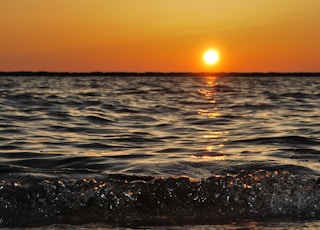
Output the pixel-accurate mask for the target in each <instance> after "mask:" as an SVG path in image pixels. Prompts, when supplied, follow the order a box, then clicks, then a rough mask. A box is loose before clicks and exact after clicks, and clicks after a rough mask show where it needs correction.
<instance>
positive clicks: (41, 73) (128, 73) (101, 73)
mask: <svg viewBox="0 0 320 230" xmlns="http://www.w3.org/2000/svg"><path fill="white" fill-rule="evenodd" d="M93 75H95V76H176V75H179V76H180V75H181V76H184V75H189V76H252V75H258V76H320V72H302V71H301V72H300V71H299V72H274V71H270V72H257V71H253V72H180V71H177V72H175V71H170V72H159V71H145V72H136V71H107V72H104V71H88V72H87V71H86V72H76V71H0V76H93Z"/></svg>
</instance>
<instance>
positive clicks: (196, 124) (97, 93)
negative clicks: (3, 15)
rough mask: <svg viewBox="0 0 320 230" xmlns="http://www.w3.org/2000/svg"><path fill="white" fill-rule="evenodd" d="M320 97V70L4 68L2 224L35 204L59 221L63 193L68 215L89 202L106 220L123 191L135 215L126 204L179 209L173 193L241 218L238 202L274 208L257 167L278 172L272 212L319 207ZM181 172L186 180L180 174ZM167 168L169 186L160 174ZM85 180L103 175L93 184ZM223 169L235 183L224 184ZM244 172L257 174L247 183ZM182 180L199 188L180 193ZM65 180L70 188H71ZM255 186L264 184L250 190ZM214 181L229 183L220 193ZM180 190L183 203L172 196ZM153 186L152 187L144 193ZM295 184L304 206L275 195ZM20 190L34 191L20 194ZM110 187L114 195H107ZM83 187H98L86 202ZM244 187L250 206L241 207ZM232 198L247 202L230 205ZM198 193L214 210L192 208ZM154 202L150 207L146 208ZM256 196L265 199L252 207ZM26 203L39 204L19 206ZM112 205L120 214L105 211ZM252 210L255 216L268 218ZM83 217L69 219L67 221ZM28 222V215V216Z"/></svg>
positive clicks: (0, 98) (154, 212)
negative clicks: (24, 73) (211, 72)
mask: <svg viewBox="0 0 320 230" xmlns="http://www.w3.org/2000/svg"><path fill="white" fill-rule="evenodd" d="M319 101H320V77H297V76H296V77H253V76H251V77H209V76H208V77H201V76H176V77H175V76H163V77H161V76H156V77H152V76H134V77H130V76H119V77H116V76H112V77H111V76H110V77H108V76H106V77H94V76H92V77H1V78H0V176H1V178H0V179H3V181H2V182H1V183H0V211H1V210H2V211H3V212H7V214H6V216H5V215H3V214H2V216H1V214H0V226H1V223H4V226H6V225H7V226H11V225H14V224H12V223H13V222H14V221H16V220H15V218H16V217H15V215H22V214H24V213H28V212H29V211H30V210H32V213H33V216H31V217H30V219H32V218H35V219H36V218H38V219H39V218H40V219H41V218H43V219H41V220H42V222H43V224H52V223H54V221H53V222H52V220H53V219H56V218H57V215H59V213H61V212H62V211H61V210H60V209H59V207H60V206H59V205H62V204H63V203H65V204H68V205H71V204H73V205H74V207H75V208H74V209H73V210H71V211H70V210H69V211H67V212H66V213H64V215H69V216H70V218H71V219H72V218H74V216H73V213H77V212H78V211H79V210H81V207H87V208H88V210H90V208H91V209H92V210H93V208H92V206H93V207H95V210H96V212H92V213H94V215H95V217H98V218H91V217H88V222H92V221H107V222H108V221H110V218H111V219H112V218H113V219H112V220H113V221H115V222H116V220H117V219H120V220H121V218H123V216H116V217H115V216H114V214H113V212H111V213H110V212H108V214H106V210H107V209H109V208H110V204H111V206H112V205H113V206H112V207H115V206H114V205H115V204H116V203H117V198H114V194H116V193H117V192H120V193H119V195H118V198H119V197H121V194H122V198H119V205H120V206H121V205H123V206H121V207H120V206H119V207H118V208H119V210H120V209H121V210H122V208H123V207H127V205H129V206H130V208H132V210H134V211H132V210H131V211H132V212H131V214H132V215H131V214H130V215H127V213H126V212H125V211H123V212H125V213H122V212H121V210H120V211H119V210H118V209H116V210H118V211H119V212H120V213H122V214H123V215H127V216H130V217H132V218H133V219H139V218H142V217H141V216H142V214H141V213H140V211H141V210H140V209H139V207H140V208H141V207H144V209H143V210H147V212H148V213H149V214H150V215H151V217H150V218H151V219H152V218H154V216H158V215H164V213H167V214H168V213H169V210H173V209H172V207H171V206H166V205H167V203H166V202H178V203H179V202H180V203H179V205H177V210H176V212H174V211H173V212H174V213H171V214H170V215H171V216H175V217H176V219H181V218H182V219H184V218H187V217H190V216H191V217H192V218H194V219H199V218H198V217H199V215H200V214H201V215H202V214H203V213H206V212H207V210H216V211H215V212H214V213H211V214H212V215H213V216H216V217H218V218H220V219H222V220H223V221H226V220H230V219H233V218H235V217H234V216H233V215H228V218H225V215H224V214H223V213H225V212H227V213H228V212H230V210H231V211H232V210H237V212H238V214H239V215H240V216H241V215H242V214H243V213H247V212H249V213H250V212H251V214H252V213H254V212H255V211H252V210H256V211H257V210H258V211H257V212H260V211H262V207H260V204H258V203H255V201H254V200H251V201H250V199H251V198H252V197H255V198H252V199H256V198H257V196H258V195H257V194H260V193H259V191H260V192H261V186H262V185H257V183H258V182H257V180H256V178H255V177H254V176H253V175H255V174H257V173H258V174H260V173H263V174H264V175H269V176H264V177H265V178H267V179H263V181H264V182H263V183H262V184H263V186H262V188H263V189H264V191H266V192H265V193H263V194H262V195H261V194H260V195H259V196H260V197H261V196H262V197H263V198H261V199H262V201H261V202H262V204H267V203H268V202H267V201H268V200H270V199H275V200H274V202H276V203H277V204H275V206H274V207H276V208H275V209H272V207H269V208H270V209H268V210H267V211H266V212H270V213H271V214H272V215H273V216H274V215H277V214H280V215H285V214H288V213H289V214H290V215H291V214H292V213H291V211H290V210H292V207H300V208H302V207H303V208H305V207H309V208H310V209H308V210H305V209H304V211H301V212H300V211H297V212H294V213H293V214H292V215H293V216H295V215H297V216H300V217H301V216H302V217H303V216H308V217H319V216H320V213H319V207H320V204H319V188H318V187H319V183H320V182H319V180H318V179H317V178H318V177H319V176H320V119H319V111H320V103H319ZM240 174H241V175H245V176H239V175H240ZM227 175H229V176H230V177H232V178H231V179H230V178H229V179H228V178H226V176H227ZM231 175H232V176H231ZM270 175H276V176H270ZM279 175H281V176H280V177H279ZM173 176H176V180H178V181H176V182H174V183H173V182H172V183H173V184H170V183H171V182H170V179H172V178H171V177H173ZM160 177H162V179H161V180H163V181H162V182H161V183H164V184H161V186H160V185H158V184H156V182H155V181H157V180H159V178H160ZM186 177H188V179H187V178H186ZM275 177H276V178H277V180H276V181H277V182H279V181H280V182H279V183H280V185H279V186H278V187H277V188H275V187H273V186H271V185H270V183H271V184H277V183H274V182H270V180H271V178H273V179H272V180H274V178H275ZM83 178H89V179H91V180H92V179H93V178H96V179H97V178H98V179H97V180H98V181H96V182H94V183H93V184H86V183H85V182H84V181H83ZM189 178H192V179H189ZM210 178H211V179H210ZM213 178H216V179H213ZM217 178H224V179H223V180H222V181H224V182H221V181H220V182H219V183H218V182H216V180H218V179H217ZM239 178H240V179H239ZM244 178H251V179H248V180H249V182H246V180H247V179H244ZM268 178H269V179H268ZM179 180H181V181H179ZM185 180H187V182H186V181H185ZM193 180H195V181H193ZM239 180H240V181H241V183H240V185H237V186H238V187H237V186H236V185H235V184H236V182H237V181H239ZM99 181H100V182H99ZM117 181H118V182H117ZM120 181H121V183H120ZM196 181H197V182H196ZM292 181H294V183H296V184H297V186H298V187H297V188H296V187H294V186H293V184H292ZM129 182H130V183H129ZM169 182H170V183H169ZM61 183H62V184H68V186H71V187H72V189H75V188H78V190H77V191H80V192H81V191H82V193H80V194H78V193H73V192H72V191H73V190H72V189H71V187H68V186H65V187H61V188H60V187H59V186H61ZM88 183H89V182H88ZM99 183H100V184H99ZM108 183H110V184H111V185H110V186H111V187H110V186H109V187H108V186H107V185H108ZM118 183H120V185H119V184H118ZM128 183H129V184H130V185H129V184H128ZM131 183H133V185H134V186H133V185H132V184H131ZM141 183H142V184H141ZM159 183H160V182H159ZM184 183H185V184H184ZM259 183H260V182H259ZM224 184H226V185H224ZM182 185H184V186H186V188H185V189H186V191H189V193H188V192H187V193H183V194H180V193H179V192H178V191H180V190H181V189H182V188H181V186H182ZM287 185H288V186H289V187H286V186H287ZM77 186H78V187H77ZM79 186H80V187H79ZM130 186H133V187H134V188H133V187H130ZM139 186H140V187H139ZM141 186H142V187H141ZM143 186H144V187H143ZM157 186H158V187H157ZM159 186H160V188H162V190H161V189H160V188H159ZM199 186H200V188H199ZM206 186H207V187H206ZM210 186H211V187H210ZM212 186H213V187H212ZM214 186H217V188H216V187H214ZM224 186H227V187H228V186H231V187H232V188H233V189H230V190H228V189H227V187H224ZM246 186H248V187H246ZM250 186H251V187H250ZM259 186H260V187H259ZM59 188H60V189H62V188H64V190H63V191H62V192H60V193H61V194H60V195H59V192H58V190H59ZM95 188H99V189H100V190H101V191H102V192H101V191H100V190H97V189H96V190H95ZM115 188H116V189H115ZM248 188H249V189H251V188H252V189H253V188H254V189H256V190H250V191H256V192H255V193H252V192H248V193H246V191H247V190H246V189H248ZM259 188H260V189H259ZM157 189H160V190H161V191H160V190H159V191H158V190H157ZM210 189H213V190H215V191H220V190H221V189H222V190H223V192H222V190H221V191H220V192H219V193H217V194H218V195H216V196H217V197H215V195H213V193H212V194H211V193H210V192H208V191H211V190H210ZM171 190H172V192H171V195H172V194H175V198H172V199H173V200H174V201H173V200H171V201H170V199H169V198H168V196H169V197H170V192H168V191H171ZM59 191H60V190H59ZM70 191H71V195H70ZM88 191H89V192H88ZM94 191H100V193H99V194H98V195H97V193H95V192H94ZM141 191H145V193H146V194H145V195H143V196H142V197H143V198H141V194H140V193H139V192H141ZM155 191H156V192H158V193H159V194H158V195H159V196H158V197H159V199H160V201H159V202H160V203H161V202H163V205H162V206H161V207H160V209H161V210H158V208H159V207H157V204H160V203H157V200H154V199H155V198H152V194H154V193H155ZM283 191H292V192H291V193H290V195H289V197H287V199H289V200H291V201H290V202H293V204H294V205H293V206H292V207H290V208H288V207H287V206H286V205H285V204H279V202H280V201H277V200H276V198H274V197H273V196H278V195H279V194H283V193H285V192H283ZM294 191H298V193H296V192H294ZM12 192H15V194H16V197H19V196H21V197H22V198H21V199H20V200H19V199H17V198H12V196H9V194H10V193H12ZM110 192H111V193H110ZM201 192H203V193H201ZM101 193H102V194H104V197H109V198H108V199H109V200H107V201H106V200H103V199H104V198H103V196H101ZM81 194H82V195H83V194H87V195H83V196H84V197H83V200H77V202H76V201H74V199H71V198H70V196H71V197H79V196H80V197H81V196H82V195H81ZM88 194H89V195H88ZM126 194H127V195H126ZM168 194H169V195H168ZM179 194H180V195H179ZM188 194H189V195H188ZM190 194H191V195H190ZM228 194H229V195H228ZM230 194H231V195H230ZM301 194H302V195H301ZM310 194H311V195H310ZM299 195H301V196H302V197H304V198H305V199H304V202H302V201H299V199H298V198H297V197H299ZM42 196H43V197H42ZM96 196H98V197H96ZM219 196H220V197H224V203H221V204H219V205H220V206H219V205H218V206H219V207H217V206H215V205H214V202H213V201H215V200H219V198H218V197H219ZM237 196H238V199H240V200H241V199H242V202H244V203H243V205H242V206H241V204H240V206H234V205H236V204H238V203H237V202H236V201H237V200H235V199H236V198H235V197H237ZM40 197H42V198H41V199H40ZM50 197H51V198H50ZM90 197H93V198H92V199H91V198H90ZM139 197H140V198H139ZM201 197H202V198H201ZM228 197H229V198H228ZM239 197H240V198H239ZM241 197H242V198H241ZM250 197H251V198H250ZM272 197H273V198H272ZM231 198H232V199H233V200H232V202H235V203H225V202H226V200H228V199H231ZM283 198H284V199H285V197H283ZM308 198H310V199H311V198H312V199H311V200H308ZM10 199H11V200H10ZM28 199H29V201H27V200H28ZM63 199H64V200H63ZM101 199H102V200H101ZM106 199H107V198H106ZM114 199H115V200H114ZM139 199H140V200H139ZM141 199H142V200H143V201H141ZM152 199H153V200H152ZM168 199H169V200H168ZM188 199H191V200H192V199H193V200H194V201H196V203H197V202H198V203H201V202H203V203H205V204H206V205H207V206H203V207H207V208H203V207H202V206H201V207H199V206H197V205H199V204H198V203H197V204H193V203H189V204H190V205H189V206H185V204H183V203H184V202H186V201H188ZM201 199H202V200H201ZM30 200H31V201H32V202H31V201H30ZM150 200H152V201H150ZM206 200H211V201H210V202H211V203H210V202H209V201H206ZM248 200H249V201H248ZM147 201H150V202H151V203H150V204H151V206H150V207H149V206H144V205H147V203H148V202H147ZM28 202H29V203H28ZM39 202H40V203H39ZM54 202H56V203H54ZM74 202H76V204H75V203H74ZM88 202H89V203H88ZM90 202H91V203H90ZM94 202H96V203H94ZM112 202H116V203H115V204H114V203H112ZM121 202H122V203H121ZM130 202H131V203H130ZM139 202H140V203H139ZM152 202H153V203H152ZM188 202H191V201H188ZM206 202H209V203H206ZM212 202H213V203H212ZM221 202H222V201H221ZM230 202H231V201H230ZM248 202H249V203H250V202H251V203H250V204H253V205H255V206H254V207H253V208H252V207H251V208H252V209H250V205H249V204H248ZM299 202H302V203H299ZM314 202H316V203H315V206H314V207H313V208H312V207H310V204H314ZM240 203H241V202H240ZM280 203H281V202H280ZM14 204H15V205H16V206H19V205H20V206H25V207H29V209H28V208H24V209H21V210H20V211H14V210H17V209H16V206H14ZM49 204H50V205H51V206H50V205H49ZM48 205H49V206H48ZM54 205H56V206H54ZM81 205H82V206H81ZM90 205H91V206H90ZM139 205H140V206H139ZM277 205H278V206H277ZM299 205H300V206H299ZM308 205H309V206H308ZM32 207H33V208H34V207H36V209H32ZM61 207H62V206H61ZM61 207H60V208H61ZM98 207H100V208H101V210H100V209H99V208H98ZM239 207H240V208H239ZM219 208H220V209H219ZM264 208H268V207H266V206H264ZM279 208H280V209H281V210H282V211H279V210H278V209H279ZM286 208H287V209H286ZM61 209H62V208H61ZM111 209H112V210H115V209H114V208H111ZM178 209H179V210H178ZM259 209H260V211H259ZM284 209H285V210H286V212H283V210H284ZM298 209H299V208H298ZM39 210H40V211H39ZM41 210H42V211H41ZM63 210H64V211H65V208H64V209H63ZM97 210H98V211H97ZM99 210H100V211H99ZM137 210H138V211H137ZM181 210H184V211H185V213H187V212H192V210H193V211H194V213H193V214H194V215H193V214H192V215H191V214H190V215H182V214H181V215H182V217H181V216H180V214H179V215H178V212H180V213H181ZM217 210H218V211H217ZM219 210H220V211H221V212H220V211H219ZM227 210H229V211H227ZM241 210H242V211H241ZM250 210H251V211H250ZM158 211H159V212H158ZM8 213H9V214H8ZM14 213H16V214H14ZM48 213H50V215H51V214H52V213H55V214H54V215H53V216H50V215H49V214H48ZM62 213H63V212H62ZM101 213H103V215H104V216H108V215H109V216H108V218H109V219H108V218H107V220H106V219H103V218H101V215H102V214H101ZM122 214H121V215H122ZM251 214H250V215H243V216H244V217H245V218H247V217H249V218H251V217H257V216H258V217H262V216H259V215H256V214H254V215H253V214H252V215H251ZM271 214H270V215H271ZM41 215H42V216H41ZM99 215H100V216H99ZM239 215H238V217H239ZM40 216H41V217H40ZM137 216H138V217H137ZM49 217H50V218H51V219H50V218H49ZM210 217H212V216H210ZM10 218H11V219H10ZM46 218H49V219H50V221H49V222H46ZM90 218H91V219H90ZM129 219H130V218H129ZM122 220H123V219H122ZM74 221H75V220H74V219H72V221H71V220H70V219H69V220H68V219H67V220H66V219H64V218H62V217H61V218H60V222H62V223H69V222H72V223H73V222H74ZM200 222H201V221H200ZM165 223H166V224H167V222H165ZM196 223H197V221H196ZM204 223H206V221H204ZM24 224H25V225H28V219H27V220H25V222H23V224H22V225H24ZM17 225H18V226H19V224H17ZM31 225H32V224H31Z"/></svg>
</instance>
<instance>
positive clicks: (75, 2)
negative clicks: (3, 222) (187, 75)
mask: <svg viewBox="0 0 320 230" xmlns="http://www.w3.org/2000/svg"><path fill="white" fill-rule="evenodd" d="M319 12H320V1H318V0H310V1H308V4H306V3H305V1H302V0H283V1H281V2H280V1H273V0H271V1H270V0H262V1H254V0H243V1H238V0H230V1H228V2H223V1H211V0H200V1H184V0H172V1H168V2H163V1H162V2H159V1H153V0H151V1H150V0H140V1H131V0H120V1H105V0H68V1H61V0H58V1H50V0H20V1H9V0H4V1H1V3H0V31H1V36H0V71H55V72H64V71H67V72H91V71H102V72H109V71H110V72H113V71H116V72H118V71H119V72H131V71H132V72H202V71H210V72H319V71H320V66H319V60H320V46H319V45H318V43H319V38H320V24H319V23H317V22H318V21H320V14H319ZM210 47H216V48H217V50H218V51H219V53H220V60H219V62H218V63H216V64H215V65H212V66H209V65H207V64H205V63H204V62H203V59H202V56H203V52H204V50H207V49H209V48H210Z"/></svg>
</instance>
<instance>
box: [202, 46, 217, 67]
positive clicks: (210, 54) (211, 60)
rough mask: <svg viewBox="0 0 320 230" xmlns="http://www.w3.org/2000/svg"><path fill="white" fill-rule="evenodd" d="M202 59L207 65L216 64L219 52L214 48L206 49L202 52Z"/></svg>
mask: <svg viewBox="0 0 320 230" xmlns="http://www.w3.org/2000/svg"><path fill="white" fill-rule="evenodd" d="M203 60H204V62H205V63H206V64H208V65H213V64H216V63H217V62H218V61H219V53H218V51H216V50H212V49H210V50H207V51H206V52H205V53H204V54H203Z"/></svg>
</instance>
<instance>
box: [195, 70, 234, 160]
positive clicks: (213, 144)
mask: <svg viewBox="0 0 320 230" xmlns="http://www.w3.org/2000/svg"><path fill="white" fill-rule="evenodd" d="M217 79H218V77H216V76H206V77H203V78H202V79H201V80H202V82H203V83H204V86H203V87H202V88H201V89H198V90H197V92H198V93H199V95H200V96H201V97H202V98H204V99H205V100H206V101H207V102H209V104H208V106H206V107H205V108H200V109H198V110H197V114H198V115H200V116H205V117H207V118H209V119H216V118H218V117H221V116H223V114H222V113H221V112H220V108H219V107H218V104H217V101H218V93H219V92H218V91H217V89H216V87H217V86H219V83H218V82H217ZM208 126H210V123H208ZM213 128H214V129H216V128H217V126H215V127H212V129H213ZM227 134H229V132H228V131H225V130H212V131H210V132H208V133H206V134H203V135H202V138H203V139H204V140H205V143H207V145H206V146H205V147H204V149H203V151H200V152H198V153H195V154H193V155H192V157H193V158H200V159H206V160H215V161H216V160H225V159H226V154H225V153H224V151H223V148H224V145H225V144H224V143H225V141H227V138H226V135H227Z"/></svg>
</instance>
